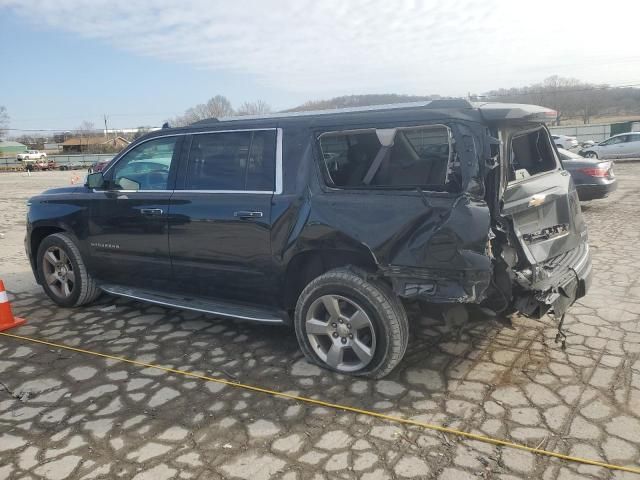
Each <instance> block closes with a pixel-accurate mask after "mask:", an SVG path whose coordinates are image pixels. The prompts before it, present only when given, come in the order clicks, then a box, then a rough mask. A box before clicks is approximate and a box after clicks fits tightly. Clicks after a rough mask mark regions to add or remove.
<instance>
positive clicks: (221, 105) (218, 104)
mask: <svg viewBox="0 0 640 480" xmlns="http://www.w3.org/2000/svg"><path fill="white" fill-rule="evenodd" d="M230 115H233V107H232V106H231V102H230V101H229V100H228V99H227V97H224V96H222V95H216V96H215V97H212V98H210V99H209V101H208V102H207V103H200V104H198V105H196V106H195V107H191V108H190V109H188V110H187V111H186V112H184V115H181V116H179V117H176V118H174V119H173V120H172V121H170V122H169V123H170V124H171V125H172V126H174V127H184V126H185V125H190V124H192V123H194V122H197V121H198V120H206V119H208V118H220V117H228V116H230Z"/></svg>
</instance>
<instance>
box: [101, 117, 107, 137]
mask: <svg viewBox="0 0 640 480" xmlns="http://www.w3.org/2000/svg"><path fill="white" fill-rule="evenodd" d="M102 115H103V117H104V136H105V137H107V138H108V137H109V128H108V127H107V114H106V113H103V114H102Z"/></svg>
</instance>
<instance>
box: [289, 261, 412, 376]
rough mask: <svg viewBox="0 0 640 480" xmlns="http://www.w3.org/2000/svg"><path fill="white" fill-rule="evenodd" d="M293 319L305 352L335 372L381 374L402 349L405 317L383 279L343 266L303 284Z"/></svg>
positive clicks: (399, 357)
mask: <svg viewBox="0 0 640 480" xmlns="http://www.w3.org/2000/svg"><path fill="white" fill-rule="evenodd" d="M294 324H295V329H296V336H297V338H298V343H299V344H300V348H301V350H302V352H303V353H304V354H305V356H306V357H307V358H308V359H309V360H311V361H312V362H313V363H316V364H317V365H320V366H321V367H324V368H328V369H330V370H333V371H335V372H339V373H348V374H352V375H360V376H366V377H370V378H381V377H384V376H385V375H387V374H388V373H389V372H391V370H393V368H394V367H395V366H396V365H398V363H400V360H402V357H403V356H404V353H405V351H406V349H407V342H408V337H409V323H408V321H407V314H406V312H405V310H404V307H403V306H402V304H401V302H400V300H399V299H398V298H397V297H396V296H395V295H394V294H393V292H391V290H390V289H389V287H387V286H386V285H385V284H383V283H381V282H378V281H372V280H367V279H365V278H364V276H363V275H360V274H358V272H356V271H354V270H351V269H349V268H339V269H335V270H331V271H329V272H327V273H325V274H323V275H320V276H319V277H317V278H316V279H315V280H313V281H312V282H311V283H310V284H309V285H307V287H306V288H305V289H304V290H303V292H302V294H301V295H300V298H299V299H298V303H297V305H296V311H295V318H294Z"/></svg>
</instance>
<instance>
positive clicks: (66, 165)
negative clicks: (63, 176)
mask: <svg viewBox="0 0 640 480" xmlns="http://www.w3.org/2000/svg"><path fill="white" fill-rule="evenodd" d="M58 168H59V169H60V170H62V171H65V170H80V169H83V168H84V165H83V164H82V163H79V162H69V163H63V164H62V165H60V167H58Z"/></svg>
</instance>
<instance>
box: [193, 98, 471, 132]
mask: <svg viewBox="0 0 640 480" xmlns="http://www.w3.org/2000/svg"><path fill="white" fill-rule="evenodd" d="M406 108H409V109H412V108H429V109H469V108H474V106H473V104H471V103H470V102H468V101H467V100H464V99H461V98H454V99H448V100H430V101H425V102H407V103H389V104H384V105H367V106H365V107H348V108H332V109H327V110H308V111H302V112H277V113H265V114H262V115H242V116H231V117H221V118H210V119H206V120H200V121H198V122H195V123H193V124H192V125H204V124H209V123H215V122H231V121H234V120H259V119H267V118H289V117H306V116H315V115H335V114H341V113H357V112H374V111H381V110H397V109H406Z"/></svg>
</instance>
